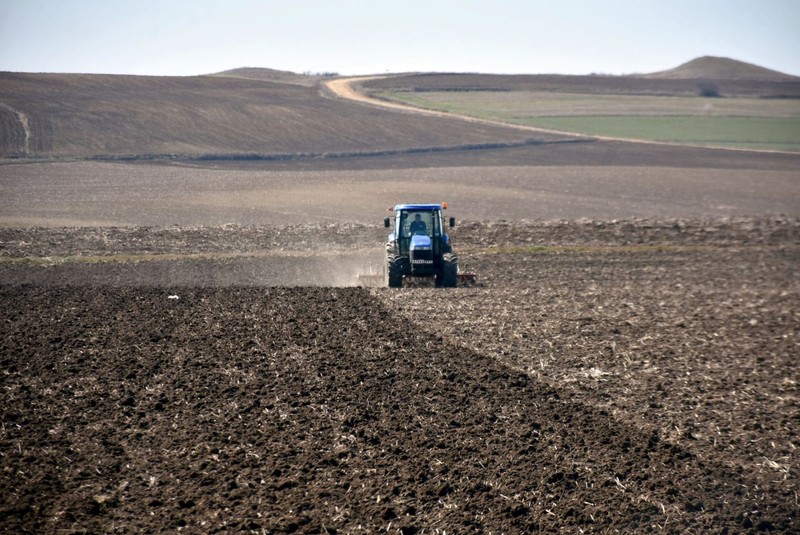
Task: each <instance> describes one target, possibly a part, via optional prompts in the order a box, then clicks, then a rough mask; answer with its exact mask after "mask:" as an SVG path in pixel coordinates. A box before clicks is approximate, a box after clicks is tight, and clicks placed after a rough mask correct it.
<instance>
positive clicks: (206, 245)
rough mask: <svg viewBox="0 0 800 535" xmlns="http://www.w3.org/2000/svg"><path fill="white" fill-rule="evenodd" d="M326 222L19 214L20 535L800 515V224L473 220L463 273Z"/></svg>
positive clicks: (10, 384) (1, 381) (14, 513)
mask: <svg viewBox="0 0 800 535" xmlns="http://www.w3.org/2000/svg"><path fill="white" fill-rule="evenodd" d="M325 229H327V230H325ZM325 229H322V230H321V229H320V228H299V227H294V228H291V229H279V230H280V232H277V233H276V232H275V231H274V230H268V229H260V230H259V229H250V230H247V229H241V230H240V233H241V243H248V242H251V238H253V237H254V236H256V235H259V234H258V232H261V234H260V235H261V236H262V237H264V236H269V239H266V238H263V240H262V242H260V243H261V246H260V247H261V249H260V251H261V252H260V253H259V254H255V253H256V252H257V251H250V254H239V255H229V256H225V257H221V256H215V255H221V254H222V253H224V252H225V251H228V250H229V249H230V248H234V249H236V248H237V241H236V238H234V239H231V234H230V232H229V231H230V229H226V230H225V231H224V232H220V231H219V230H218V229H210V228H206V229H179V228H171V229H163V230H162V231H161V232H156V231H155V230H153V229H149V231H148V232H145V233H143V236H146V239H145V238H142V239H141V240H139V241H138V242H137V241H136V240H132V239H130V238H131V235H127V236H126V238H125V239H122V240H119V241H116V242H115V240H114V235H113V231H112V232H111V233H110V234H109V229H94V230H92V229H84V230H83V231H81V232H78V231H75V232H74V233H72V234H70V233H68V232H64V231H63V230H61V229H27V230H26V229H16V230H14V229H3V230H1V231H0V238H2V239H1V240H0V241H2V245H3V248H2V249H1V251H2V254H1V255H0V258H1V259H2V262H0V282H2V285H0V294H2V302H3V305H4V306H3V312H2V318H1V319H2V321H1V322H0V359H2V363H1V364H0V367H1V368H2V370H3V375H2V376H0V387H2V390H1V391H0V392H2V393H0V396H2V403H0V419H1V420H2V428H1V429H0V453H1V455H2V456H0V466H1V467H2V468H0V477H1V478H2V482H1V483H0V526H2V530H3V531H5V532H9V533H12V532H13V533H18V532H25V531H29V532H47V533H56V532H58V533H64V532H67V533H85V532H133V531H146V532H174V531H178V530H182V531H186V532H192V533H194V532H221V531H245V532H247V531H251V532H256V533H262V532H266V533H281V532H299V533H374V532H378V531H387V532H389V533H398V532H399V533H437V532H438V533H442V532H444V531H446V532H448V533H461V532H485V533H489V532H491V533H503V532H504V533H524V532H536V531H542V532H559V531H560V532H569V533H576V532H581V531H584V532H615V531H618V532H625V533H627V532H643V533H644V532H666V533H683V532H687V531H688V532H720V533H724V532H727V533H735V532H748V531H753V532H756V531H761V530H775V531H782V532H792V531H797V529H798V525H797V524H798V522H797V512H798V498H797V491H798V479H797V475H796V461H797V454H796V450H795V448H796V442H797V429H798V426H799V424H800V413H798V405H799V403H798V397H797V394H798V386H797V384H798V383H797V382H798V380H800V374H798V371H797V366H796V359H797V354H798V353H799V351H798V349H799V348H800V341H799V340H798V333H799V332H800V316H799V315H798V310H800V285H798V278H797V271H796V266H797V265H798V261H800V248H798V245H800V222H798V221H797V220H796V219H788V218H774V219H769V220H766V219H761V220H756V219H739V220H733V221H731V220H713V221H700V220H689V221H677V220H676V221H667V222H653V221H620V222H614V223H608V222H607V223H601V222H585V223H541V224H539V223H515V224H511V223H493V224H478V223H475V224H465V225H462V226H461V227H458V228H457V231H458V232H457V234H456V238H457V240H458V241H457V245H458V244H461V246H462V255H461V260H462V263H463V264H464V265H466V267H468V268H470V269H472V270H474V271H477V272H478V274H479V276H480V281H481V283H480V284H479V286H477V287H473V288H458V289H455V290H440V289H435V288H406V289H402V290H388V289H384V288H378V289H364V288H346V287H324V286H323V287H320V286H316V287H315V286H311V284H313V281H312V282H309V280H308V276H303V275H302V273H303V271H304V269H305V267H306V266H307V265H308V261H309V258H311V253H308V252H306V253H303V251H295V252H294V253H292V254H289V253H291V251H288V250H287V249H289V248H288V247H287V246H286V245H285V244H284V241H283V240H285V243H295V244H296V243H300V242H302V238H303V237H310V236H315V237H316V238H317V239H322V240H323V241H325V240H327V241H328V242H331V243H334V244H337V245H336V247H335V248H334V249H335V252H336V253H337V254H338V255H339V256H340V257H342V258H348V259H350V260H351V261H354V262H355V261H356V260H362V259H366V258H369V257H370V256H371V254H372V253H371V252H369V251H362V250H360V249H355V248H354V244H355V243H356V242H361V243H363V240H364V239H365V238H364V236H368V235H370V234H371V233H372V232H375V234H376V236H380V235H381V233H382V229H370V228H369V227H364V228H360V229H358V231H357V232H356V234H357V235H358V236H360V237H359V238H358V239H354V240H353V242H352V243H351V242H348V239H349V238H345V237H344V236H348V235H351V234H352V233H342V232H341V229H339V228H337V227H333V226H328V227H325ZM350 230H353V229H350ZM257 231H258V232H257ZM93 232H94V233H95V235H93V236H92V233H93ZM130 232H135V231H130ZM248 232H250V233H251V234H248ZM270 232H271V233H272V234H270ZM70 235H74V236H76V238H75V239H74V240H73V241H70V239H69V236H70ZM132 243H133V244H134V245H133V246H131V245H130V244H132ZM192 244H194V246H192ZM376 246H377V247H378V248H379V247H380V243H379V242H378V243H376ZM137 248H139V249H137ZM272 249H274V251H273V250H272ZM48 251H49V254H50V255H51V257H50V258H49V259H45V258H43V256H45V254H46V253H48ZM191 251H199V252H200V253H198V254H190V252H191ZM244 252H245V253H246V252H247V251H244ZM278 252H282V253H283V255H282V256H280V258H281V262H282V263H288V264H292V263H293V265H294V273H295V274H297V277H296V278H294V279H291V277H290V275H289V273H290V271H281V270H279V269H276V268H275V266H276V265H277V264H275V263H273V260H274V258H277V256H274V255H273V256H270V255H271V254H273V253H275V254H277V253H278ZM92 255H94V256H92ZM150 255H152V256H150ZM169 255H172V256H169ZM77 258H82V259H83V260H76V259H77ZM331 258H338V257H337V256H336V255H334V256H333V257H331ZM326 262H329V265H330V266H331V267H330V269H334V266H335V265H336V263H337V262H336V260H326ZM323 264H324V262H323ZM281 265H283V264H281ZM348 269H349V268H348ZM222 273H227V276H226V277H222V276H218V275H220V274H222ZM256 273H258V275H259V276H258V277H256V276H255V274H256ZM317 282H318V283H320V284H331V282H330V281H329V280H327V279H323V278H319V279H317ZM293 283H299V284H302V285H304V286H291V284H293Z"/></svg>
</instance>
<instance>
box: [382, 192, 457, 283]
mask: <svg viewBox="0 0 800 535" xmlns="http://www.w3.org/2000/svg"><path fill="white" fill-rule="evenodd" d="M446 208H447V203H442V204H398V205H397V206H395V207H394V208H392V209H391V210H392V212H394V218H393V219H394V231H393V232H392V233H391V234H389V241H388V242H387V243H386V275H387V278H388V282H389V287H390V288H400V287H402V286H403V279H406V278H410V277H425V278H433V279H434V280H435V282H436V286H440V287H445V288H454V287H455V286H456V285H457V284H458V257H457V256H456V255H455V254H454V253H453V247H452V245H451V243H450V236H449V235H448V234H447V233H446V232H445V225H444V217H443V215H442V211H443V210H445V209H446ZM391 223H392V218H389V217H387V218H386V219H384V221H383V224H384V226H385V227H386V228H389V227H390V226H391ZM455 224H456V220H455V218H454V217H451V218H450V219H449V221H448V226H449V227H454V226H455Z"/></svg>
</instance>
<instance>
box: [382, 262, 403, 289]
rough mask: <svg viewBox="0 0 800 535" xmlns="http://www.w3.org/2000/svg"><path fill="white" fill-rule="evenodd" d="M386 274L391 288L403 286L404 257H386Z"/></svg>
mask: <svg viewBox="0 0 800 535" xmlns="http://www.w3.org/2000/svg"><path fill="white" fill-rule="evenodd" d="M386 275H387V278H388V279H389V280H388V282H389V288H402V287H403V257H402V256H390V257H388V258H387V259H386Z"/></svg>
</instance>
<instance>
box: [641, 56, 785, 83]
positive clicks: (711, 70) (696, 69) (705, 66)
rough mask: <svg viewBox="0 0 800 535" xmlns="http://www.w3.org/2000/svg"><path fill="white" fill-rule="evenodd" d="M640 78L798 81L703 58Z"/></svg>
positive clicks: (730, 61)
mask: <svg viewBox="0 0 800 535" xmlns="http://www.w3.org/2000/svg"><path fill="white" fill-rule="evenodd" d="M641 77H642V78H652V79H656V80H738V81H765V82H796V81H798V80H799V79H800V77H797V76H791V75H789V74H784V73H782V72H778V71H773V70H772V69H767V68H765V67H760V66H758V65H754V64H752V63H746V62H744V61H739V60H735V59H731V58H720V57H715V56H703V57H700V58H696V59H693V60H692V61H688V62H686V63H684V64H683V65H680V66H678V67H675V68H674V69H669V70H666V71H660V72H654V73H651V74H644V75H642V76H641Z"/></svg>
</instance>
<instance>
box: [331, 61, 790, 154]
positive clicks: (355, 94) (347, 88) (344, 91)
mask: <svg viewBox="0 0 800 535" xmlns="http://www.w3.org/2000/svg"><path fill="white" fill-rule="evenodd" d="M391 77H392V76H391V75H389V76H357V77H353V78H339V79H336V80H329V81H327V82H325V84H326V86H327V87H328V89H329V90H330V91H331V92H333V93H334V94H335V95H336V96H338V97H341V98H344V99H347V100H352V101H354V102H359V103H362V104H370V105H374V106H380V107H382V108H388V109H393V110H397V111H406V112H412V113H419V114H423V115H429V116H434V117H449V118H458V119H463V120H465V121H470V122H474V123H480V124H485V125H493V126H505V127H508V128H515V129H518V130H525V131H529V132H538V133H544V134H556V135H560V136H572V137H575V138H578V139H591V140H599V141H624V142H626V143H641V144H645V145H666V146H673V147H695V148H697V147H703V148H709V149H718V150H725V151H737V152H762V153H776V154H796V153H794V152H787V151H778V150H763V149H742V148H736V147H718V146H713V145H698V144H688V143H675V142H665V141H655V140H649V139H635V138H625V137H613V136H594V135H587V134H583V133H580V132H567V131H564V130H552V129H549V128H539V127H535V126H528V125H521V124H514V123H507V122H504V121H494V120H491V119H482V118H478V117H472V116H469V115H461V114H457V113H449V112H443V111H437V110H428V109H424V108H417V107H415V106H409V105H405V104H398V103H396V102H389V101H386V100H382V99H377V98H372V97H370V96H369V95H366V94H364V93H363V92H361V91H358V90H357V89H355V88H354V85H355V84H358V83H361V82H368V81H370V80H380V79H384V78H391Z"/></svg>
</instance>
